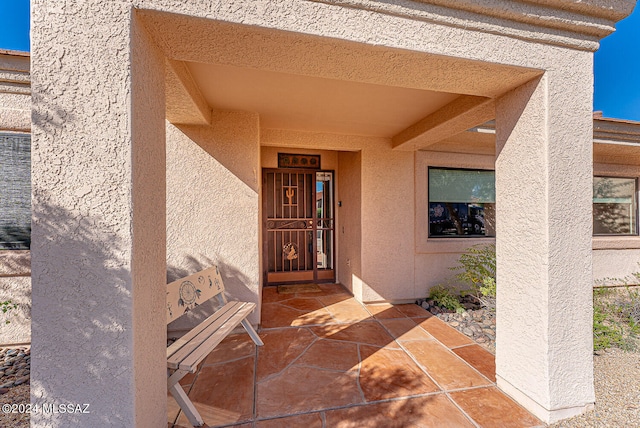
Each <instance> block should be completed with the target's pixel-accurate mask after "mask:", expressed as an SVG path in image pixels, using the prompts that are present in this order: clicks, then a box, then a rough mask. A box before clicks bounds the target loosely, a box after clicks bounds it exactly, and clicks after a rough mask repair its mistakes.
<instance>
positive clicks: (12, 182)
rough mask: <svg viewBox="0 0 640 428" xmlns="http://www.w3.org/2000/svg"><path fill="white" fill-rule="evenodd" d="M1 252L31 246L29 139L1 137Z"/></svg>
mask: <svg viewBox="0 0 640 428" xmlns="http://www.w3.org/2000/svg"><path fill="white" fill-rule="evenodd" d="M0 174H1V176H0V249H29V246H30V244H31V137H30V136H29V135H28V134H14V133H0Z"/></svg>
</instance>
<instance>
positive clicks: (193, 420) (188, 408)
mask: <svg viewBox="0 0 640 428" xmlns="http://www.w3.org/2000/svg"><path fill="white" fill-rule="evenodd" d="M169 392H171V395H173V398H175V399H176V401H177V402H178V404H179V405H180V408H181V409H182V411H183V412H184V414H185V415H186V416H187V419H189V423H190V424H191V425H193V426H194V427H201V426H202V425H204V421H203V420H202V416H200V413H198V410H197V409H196V407H195V406H194V405H193V403H192V402H191V400H189V397H187V394H186V393H185V392H184V389H182V386H180V384H179V383H176V384H174V385H173V386H171V387H170V388H169Z"/></svg>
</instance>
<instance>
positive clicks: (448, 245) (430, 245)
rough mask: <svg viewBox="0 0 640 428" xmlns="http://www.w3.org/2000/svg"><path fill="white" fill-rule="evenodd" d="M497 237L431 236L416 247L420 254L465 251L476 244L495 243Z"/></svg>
mask: <svg viewBox="0 0 640 428" xmlns="http://www.w3.org/2000/svg"><path fill="white" fill-rule="evenodd" d="M495 243H496V238H495V237H487V238H480V237H478V238H463V237H460V238H429V239H428V240H427V242H424V243H422V244H421V245H420V246H419V247H418V248H416V253H418V254H443V253H454V254H458V253H463V252H465V251H466V250H467V249H468V248H469V247H472V246H474V245H481V244H484V245H489V244H495Z"/></svg>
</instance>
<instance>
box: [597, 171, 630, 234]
mask: <svg viewBox="0 0 640 428" xmlns="http://www.w3.org/2000/svg"><path fill="white" fill-rule="evenodd" d="M596 178H612V179H625V180H633V186H634V192H633V213H634V221H633V224H634V229H635V230H634V232H633V233H595V232H592V236H593V237H594V238H605V239H606V238H609V239H615V238H618V237H620V238H625V237H627V238H628V237H632V238H633V237H640V233H639V230H638V229H639V226H640V223H639V222H638V212H639V209H638V207H639V204H638V177H633V176H627V175H612V174H598V173H594V174H593V180H595V179H596ZM594 206H595V202H594V195H592V196H591V213H592V215H591V218H592V226H595V224H594V223H595V218H594ZM594 230H595V227H594Z"/></svg>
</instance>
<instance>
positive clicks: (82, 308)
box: [31, 0, 167, 427]
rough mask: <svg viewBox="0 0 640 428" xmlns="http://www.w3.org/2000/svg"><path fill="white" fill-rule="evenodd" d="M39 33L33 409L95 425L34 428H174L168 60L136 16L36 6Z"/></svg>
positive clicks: (98, 6) (64, 421)
mask: <svg viewBox="0 0 640 428" xmlns="http://www.w3.org/2000/svg"><path fill="white" fill-rule="evenodd" d="M32 28H33V29H32V56H31V60H32V69H31V70H32V94H33V97H32V108H33V113H32V132H33V146H32V189H33V190H32V192H33V195H32V196H33V219H32V247H31V255H32V287H33V294H32V298H33V310H32V346H33V348H32V349H33V352H32V363H31V394H32V395H31V399H32V402H33V403H35V404H38V405H40V406H41V405H42V404H45V403H46V404H58V405H60V404H64V405H68V404H81V405H82V406H81V407H80V409H81V410H83V411H88V412H89V413H84V412H81V413H75V412H74V413H69V412H67V413H55V414H45V413H43V412H39V413H37V414H32V415H31V423H32V426H37V427H93V426H95V427H97V426H127V427H134V426H135V427H158V426H164V425H166V422H167V411H166V402H167V398H166V397H167V396H166V361H165V355H166V353H165V350H166V332H165V331H166V330H165V329H166V325H165V310H164V308H165V293H166V289H165V284H166V281H165V274H166V264H165V242H166V237H165V233H166V232H165V211H166V208H165V137H164V129H165V127H164V117H165V106H164V104H165V103H164V74H163V73H164V62H163V58H162V57H161V55H160V54H159V53H158V51H157V50H156V48H155V46H154V45H153V43H152V42H151V41H150V39H149V38H148V36H147V34H146V32H145V30H144V28H143V27H142V25H141V24H140V23H139V22H138V21H137V20H136V19H135V13H134V12H133V9H131V7H130V4H128V2H110V3H108V4H107V3H104V2H101V1H97V0H95V1H94V0H91V1H83V2H75V3H74V2H66V3H64V6H59V5H58V4H57V3H55V2H49V1H41V0H37V1H34V2H32ZM85 404H88V407H85V406H84V405H85ZM74 409H75V408H74Z"/></svg>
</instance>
